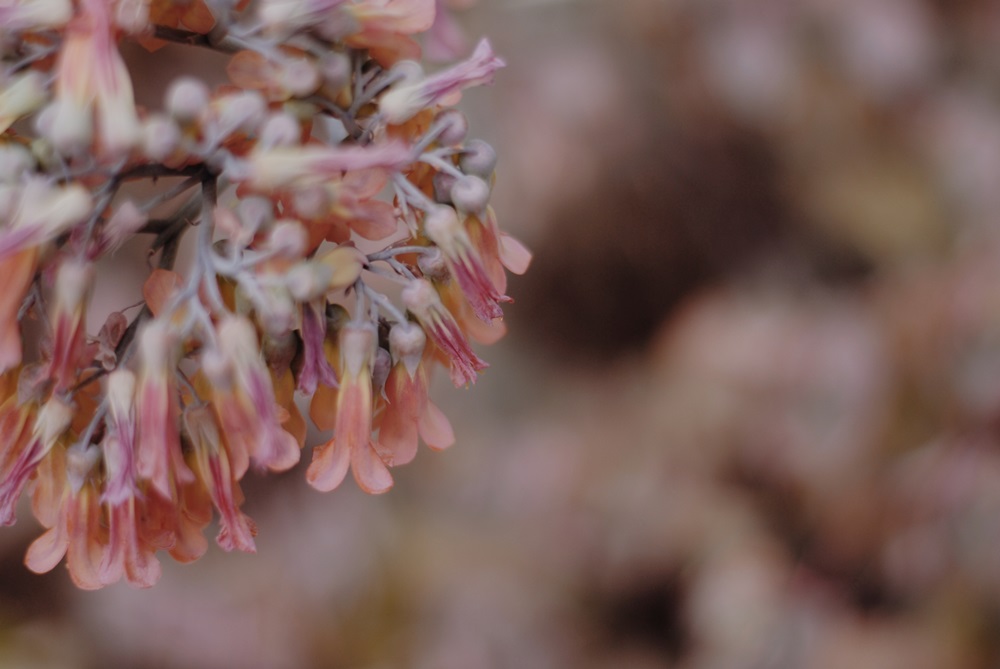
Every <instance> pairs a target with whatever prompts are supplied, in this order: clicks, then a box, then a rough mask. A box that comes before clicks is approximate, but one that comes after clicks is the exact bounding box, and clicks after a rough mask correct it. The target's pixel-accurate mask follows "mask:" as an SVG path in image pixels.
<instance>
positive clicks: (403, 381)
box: [376, 323, 455, 466]
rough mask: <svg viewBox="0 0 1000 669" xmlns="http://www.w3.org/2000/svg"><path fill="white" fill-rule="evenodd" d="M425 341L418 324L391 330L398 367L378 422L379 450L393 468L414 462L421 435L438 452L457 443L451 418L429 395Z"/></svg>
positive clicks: (388, 384) (387, 386)
mask: <svg viewBox="0 0 1000 669" xmlns="http://www.w3.org/2000/svg"><path fill="white" fill-rule="evenodd" d="M425 342H426V337H425V335H424V332H423V330H421V329H420V328H419V327H418V326H417V325H416V324H414V323H400V324H398V325H395V326H393V328H392V330H390V331H389V347H390V351H391V352H392V357H393V359H394V360H395V365H393V367H392V370H391V371H390V372H389V376H388V378H387V379H386V381H385V405H384V408H383V410H382V413H380V414H379V417H378V419H377V421H376V423H377V427H378V444H377V449H378V452H379V455H380V456H381V457H382V460H383V461H385V463H386V464H387V465H390V466H396V465H405V464H406V463H408V462H410V461H411V460H413V457H414V456H415V455H416V454H417V440H418V436H419V438H422V439H423V440H424V442H426V443H427V445H428V446H430V447H431V448H433V449H435V450H441V449H444V448H448V447H449V446H451V445H452V444H453V443H454V442H455V434H454V433H453V432H452V429H451V424H450V423H449V422H448V419H447V418H446V417H445V415H444V414H443V413H442V412H441V410H440V409H438V408H437V407H436V406H435V405H434V403H433V402H431V401H430V399H429V398H428V396H427V383H428V378H427V369H426V367H425V366H424V364H423V360H422V358H423V353H424V344H425Z"/></svg>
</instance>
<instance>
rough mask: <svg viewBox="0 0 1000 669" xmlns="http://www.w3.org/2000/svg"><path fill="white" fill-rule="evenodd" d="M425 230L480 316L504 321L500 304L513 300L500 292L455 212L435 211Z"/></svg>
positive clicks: (425, 224) (428, 218)
mask: <svg viewBox="0 0 1000 669" xmlns="http://www.w3.org/2000/svg"><path fill="white" fill-rule="evenodd" d="M424 230H425V232H426V234H427V237H428V238H429V239H430V240H431V241H432V242H434V243H435V244H436V245H437V246H438V248H440V249H441V252H442V253H443V254H444V259H445V262H446V263H447V265H448V269H449V270H450V271H451V274H452V276H453V277H454V278H455V280H456V281H458V285H459V286H461V288H462V292H463V293H465V297H466V299H468V300H469V304H470V305H472V310H473V312H475V314H476V316H478V317H479V318H480V319H481V320H483V321H485V322H487V323H488V322H490V321H492V320H493V319H495V318H502V317H503V311H501V309H500V304H499V303H500V302H510V301H511V299H510V298H509V297H507V296H506V295H503V294H502V293H500V291H499V290H498V289H497V287H496V284H495V283H494V281H493V278H492V277H491V276H490V273H489V272H487V269H486V264H485V263H484V261H483V258H482V256H481V255H480V252H479V249H478V248H477V247H476V246H475V245H474V244H473V243H472V240H471V239H470V238H469V234H468V232H467V231H466V229H465V226H464V225H463V224H462V222H461V221H460V220H459V219H458V215H457V214H456V213H455V210H454V209H452V208H451V207H445V206H441V207H435V208H434V209H433V210H431V211H430V212H428V214H427V216H426V217H425V218H424ZM501 274H502V272H501Z"/></svg>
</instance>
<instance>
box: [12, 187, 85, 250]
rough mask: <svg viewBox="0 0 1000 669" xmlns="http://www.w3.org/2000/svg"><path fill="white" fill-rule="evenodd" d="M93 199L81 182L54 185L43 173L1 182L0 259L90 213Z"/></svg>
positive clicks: (50, 236) (58, 232)
mask: <svg viewBox="0 0 1000 669" xmlns="http://www.w3.org/2000/svg"><path fill="white" fill-rule="evenodd" d="M92 207H93V203H92V201H91V198H90V194H89V193H88V192H87V190H86V189H85V188H83V186H80V185H79V184H71V185H68V186H54V185H52V184H51V183H49V182H48V180H47V179H45V178H43V177H31V178H28V179H26V180H25V181H24V183H20V184H17V185H13V184H4V185H2V186H0V216H2V218H3V219H4V220H5V221H7V224H6V225H5V226H3V228H2V229H0V259H4V258H7V257H9V256H11V255H13V254H15V253H20V252H21V251H24V250H26V249H30V248H32V247H37V246H41V245H42V244H45V243H47V242H50V241H52V240H53V239H55V238H56V237H58V236H59V235H61V234H63V233H64V232H66V231H68V230H69V229H70V228H72V227H73V226H74V225H76V224H77V223H80V222H81V221H83V220H85V219H86V217H87V216H88V215H89V214H90V212H91V209H92Z"/></svg>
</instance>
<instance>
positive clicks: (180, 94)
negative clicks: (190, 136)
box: [164, 77, 211, 123]
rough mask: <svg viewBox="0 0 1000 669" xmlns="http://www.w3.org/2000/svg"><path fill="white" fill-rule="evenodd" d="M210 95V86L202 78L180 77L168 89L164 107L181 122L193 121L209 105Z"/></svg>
mask: <svg viewBox="0 0 1000 669" xmlns="http://www.w3.org/2000/svg"><path fill="white" fill-rule="evenodd" d="M210 95H211V93H210V92H209V90H208V86H207V85H205V82H203V81H202V80H201V79H195V78H194V77H180V78H178V79H175V80H174V81H173V82H172V83H171V84H170V87H169V88H168V89H167V95H166V100H165V102H164V107H165V108H166V110H167V113H168V114H170V115H171V116H173V117H174V118H175V119H177V120H178V121H180V122H181V123H191V122H192V121H194V120H196V119H197V118H198V116H199V115H200V114H201V113H202V111H203V110H204V109H205V107H207V106H208V98H209V96H210Z"/></svg>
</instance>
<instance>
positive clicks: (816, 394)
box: [0, 0, 1000, 669]
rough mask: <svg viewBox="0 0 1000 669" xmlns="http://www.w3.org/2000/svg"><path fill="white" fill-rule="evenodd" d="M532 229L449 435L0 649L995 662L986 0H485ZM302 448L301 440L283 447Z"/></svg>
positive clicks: (997, 390)
mask: <svg viewBox="0 0 1000 669" xmlns="http://www.w3.org/2000/svg"><path fill="white" fill-rule="evenodd" d="M463 21H464V24H465V26H466V29H467V31H468V33H469V35H470V37H475V36H478V35H479V34H487V35H489V36H490V37H491V39H492V40H493V43H494V47H495V48H496V50H497V52H498V53H500V54H502V55H503V56H504V57H505V58H506V59H507V61H508V67H507V69H505V70H503V71H502V72H501V75H500V77H499V80H498V82H497V84H496V85H495V86H494V87H492V88H489V89H479V90H474V91H470V92H469V93H468V94H467V95H466V96H465V99H464V100H463V108H464V109H466V110H467V111H468V112H469V115H470V118H471V123H472V129H473V133H474V134H477V135H479V136H482V137H484V138H486V139H487V140H489V141H490V142H492V143H493V144H494V145H495V146H496V147H497V149H498V153H499V154H500V156H501V162H500V167H499V169H498V180H497V186H496V197H495V208H496V209H497V211H498V215H499V217H500V219H501V221H502V224H503V225H504V226H505V227H506V228H507V229H508V230H510V231H511V232H513V233H514V234H515V235H517V236H519V237H520V238H522V239H523V240H524V241H525V242H526V243H527V244H528V245H529V246H530V247H531V248H532V249H533V250H534V251H535V261H534V265H533V267H532V268H531V269H530V271H529V272H528V273H527V274H526V275H525V276H524V277H519V278H516V279H515V280H513V281H512V282H511V287H510V291H509V292H510V293H511V295H513V296H514V298H515V300H516V303H515V304H513V305H511V306H510V307H509V309H508V310H507V314H508V315H507V321H508V325H509V328H510V335H509V336H508V338H507V339H505V340H504V341H502V342H501V343H500V344H498V345H497V346H494V347H492V348H486V349H482V350H480V354H481V355H482V356H483V357H484V358H486V359H488V360H489V361H490V362H491V364H492V367H491V368H490V369H489V370H487V371H486V373H485V374H484V375H483V376H482V377H481V379H480V381H479V382H478V383H477V384H476V386H475V387H474V388H472V389H469V390H463V391H456V390H454V389H452V388H450V387H449V386H448V384H447V383H445V382H444V381H445V380H444V379H439V381H441V382H442V383H440V384H439V385H438V387H437V389H436V391H435V398H436V400H437V401H438V402H439V403H440V404H441V405H442V407H443V409H444V410H445V412H446V413H447V414H448V416H449V417H450V418H451V419H452V421H453V423H454V426H455V431H456V434H457V437H458V443H457V444H456V446H455V447H454V448H452V449H451V450H449V451H447V452H445V453H439V454H432V453H430V452H428V451H424V452H422V453H421V454H420V455H419V456H418V458H417V461H416V462H415V463H414V464H412V465H409V466H407V467H405V468H400V469H397V470H395V472H394V475H395V477H396V481H397V484H396V487H395V488H394V489H393V490H392V491H391V492H390V493H389V494H387V495H384V496H381V497H367V496H364V495H363V494H361V493H360V492H358V491H357V489H356V488H355V487H354V486H353V483H348V484H346V485H345V486H344V487H343V488H342V489H340V490H337V491H335V492H334V493H332V494H327V495H321V494H318V493H315V492H313V491H312V490H310V489H308V487H307V486H306V484H305V483H304V481H303V479H302V468H301V467H300V468H299V469H297V470H295V471H293V472H291V473H289V474H286V475H282V476H270V477H266V478H257V479H255V480H252V481H250V482H249V483H248V485H247V486H246V493H247V498H248V500H249V501H248V503H247V506H246V510H247V511H248V513H249V514H250V515H251V516H252V517H253V518H254V519H255V521H256V522H257V524H258V526H259V529H260V534H259V536H258V549H259V553H258V554H257V555H256V556H246V555H235V554H234V555H227V554H223V553H222V552H221V551H220V550H218V549H217V548H216V547H215V546H213V547H212V548H211V549H210V550H209V554H208V555H207V556H206V557H205V558H203V559H202V560H200V561H199V562H196V563H194V564H192V565H187V566H178V565H174V564H169V560H168V559H164V567H165V569H164V576H163V578H162V580H161V582H160V584H159V585H157V586H156V587H155V588H154V589H153V590H151V591H142V592H139V591H134V590H130V589H128V588H127V587H125V586H124V585H118V586H115V587H111V588H108V589H106V590H104V591H100V592H97V593H83V592H77V591H75V590H74V589H73V588H72V587H71V586H70V585H69V580H68V577H67V575H66V574H65V572H64V570H62V569H57V570H56V571H55V572H54V573H52V574H48V575H46V576H35V575H32V574H29V573H28V572H27V571H26V570H25V569H24V567H23V566H22V565H21V559H22V556H23V551H24V548H25V546H26V545H27V542H29V541H30V540H31V538H32V537H33V536H34V534H35V532H36V530H37V528H36V527H35V526H34V524H33V522H32V521H31V519H30V518H28V517H27V515H26V516H25V518H24V519H23V520H22V521H21V522H19V523H18V524H17V525H16V526H15V527H13V528H6V529H5V530H4V532H3V533H0V563H2V565H3V569H2V571H0V666H2V667H81V668H87V669H89V668H91V667H94V668H96V667H118V666H121V667H135V668H139V669H143V668H149V669H153V668H160V667H162V668H171V669H172V668H175V667H178V668H179V667H207V668H214V667H220V668H221V667H249V668H254V667H262V668H271V667H274V668H282V667H290V668H295V667H317V668H319V667H332V668H344V669H348V668H350V669H354V668H358V669H381V668H389V667H393V668H394V667H405V668H410V667H412V668H415V669H480V668H483V669H493V668H508V667H510V668H517V669H521V668H524V669H535V668H538V669H543V668H553V669H560V668H563V667H574V668H582V669H588V668H594V669H597V668H616V669H617V668H624V669H647V668H648V669H654V668H661V667H679V668H682V669H765V668H767V669H781V668H788V669H798V668H807V669H840V668H844V669H847V668H852V669H853V668H855V667H872V668H878V669H894V668H896V667H898V668H900V669H904V668H905V669H923V668H927V669H935V668H938V667H949V668H952V667H955V668H963V669H964V668H969V669H980V668H981V669H987V668H988V667H995V666H997V665H998V663H1000V216H998V213H997V212H998V211H1000V208H998V204H1000V187H998V186H1000V95H998V92H1000V85H998V82H1000V57H998V54H1000V50H998V48H997V45H998V44H1000V5H997V3H994V2H990V1H988V0H967V1H963V2H943V1H937V0H840V1H838V2H831V1H829V0H795V1H793V0H621V1H619V2H605V1H602V0H590V1H587V0H548V1H545V0H480V3H479V5H478V6H477V7H475V8H473V9H471V10H470V11H469V12H467V13H465V14H464V16H463ZM306 459H307V460H308V457H307V458H306Z"/></svg>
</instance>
